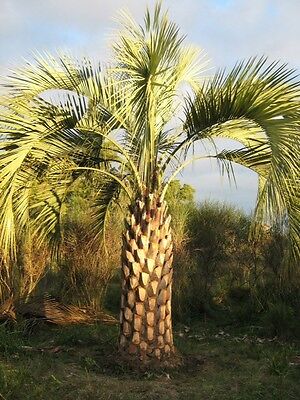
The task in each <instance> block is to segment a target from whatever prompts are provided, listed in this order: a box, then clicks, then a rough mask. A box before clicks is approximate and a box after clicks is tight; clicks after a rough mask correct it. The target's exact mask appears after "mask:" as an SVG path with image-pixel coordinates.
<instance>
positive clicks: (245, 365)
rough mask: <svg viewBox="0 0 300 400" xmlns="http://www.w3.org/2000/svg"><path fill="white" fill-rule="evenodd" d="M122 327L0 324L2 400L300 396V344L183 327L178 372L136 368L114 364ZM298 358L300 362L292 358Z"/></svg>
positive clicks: (251, 332) (251, 333) (250, 332)
mask: <svg viewBox="0 0 300 400" xmlns="http://www.w3.org/2000/svg"><path fill="white" fill-rule="evenodd" d="M117 334H118V332H117V328H116V327H106V326H102V325H94V326H89V327H84V326H74V327H67V328H56V327H51V329H49V328H48V327H47V329H44V328H43V327H39V328H35V331H34V332H31V334H30V335H29V336H28V335H24V333H22V332H19V333H16V332H9V331H6V330H4V328H3V327H0V336H1V347H0V354H1V356H0V399H2V400H3V399H5V400H19V399H20V400H27V399H28V400H29V399H30V400H42V399H49V400H54V399H59V400H63V399H64V400H69V399H70V400H71V399H72V400H93V399H95V400H96V399H97V400H99V399H103V400H104V399H105V400H114V399H116V400H117V399H120V400H121V399H122V400H137V399H140V400H146V399H147V400H151V399H158V398H159V399H160V400H172V399H180V400H185V399H186V400H202V399H203V400H204V399H205V400H206V399H211V400H213V399H216V400H217V399H218V400H225V399H226V400H258V399H264V400H268V399H270V400H277V399H278V400H279V399H285V400H286V399H295V400H296V399H298V398H299V393H300V365H299V363H298V361H297V360H299V359H297V356H299V353H300V346H299V343H293V342H280V341H277V340H270V339H263V338H259V337H257V335H256V328H255V327H248V328H247V329H246V328H243V329H240V330H238V329H237V328H235V329H233V328H230V329H229V328H227V329H226V331H225V330H220V328H219V327H216V326H215V325H214V324H212V323H206V324H201V323H199V322H198V323H194V324H193V325H192V326H191V327H186V326H184V325H179V326H177V327H176V329H175V338H176V345H177V348H178V349H179V350H180V352H182V353H183V354H185V355H186V357H187V364H186V366H185V367H184V368H181V369H178V370H176V371H160V372H155V373H154V372H153V373H151V372H147V373H142V372H141V373H137V372H133V371H130V370H127V369H126V368H124V367H123V368H122V367H121V366H120V365H118V364H116V363H114V358H113V354H114V351H115V342H116V337H117ZM295 360H296V362H294V361H295Z"/></svg>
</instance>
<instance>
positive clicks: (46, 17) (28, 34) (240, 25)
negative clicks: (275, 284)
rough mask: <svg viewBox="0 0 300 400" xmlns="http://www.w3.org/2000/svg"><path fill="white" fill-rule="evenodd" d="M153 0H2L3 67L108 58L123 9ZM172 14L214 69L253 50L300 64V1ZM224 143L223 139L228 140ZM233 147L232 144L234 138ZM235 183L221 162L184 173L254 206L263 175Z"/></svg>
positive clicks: (199, 188) (180, 1)
mask: <svg viewBox="0 0 300 400" xmlns="http://www.w3.org/2000/svg"><path fill="white" fill-rule="evenodd" d="M154 3H155V1H154V0H148V1H146V0H0V73H1V74H2V75H5V74H6V73H7V72H8V70H9V69H11V68H14V67H15V66H18V65H22V62H23V59H24V58H27V59H30V58H31V56H32V52H33V51H39V52H43V51H49V52H51V53H54V52H55V51H57V50H62V51H70V52H71V53H72V54H75V55H76V56H78V57H81V56H83V55H88V56H90V57H92V58H94V59H99V60H105V59H106V58H107V54H108V46H109V43H110V41H111V38H112V34H113V32H114V30H115V29H116V27H117V25H116V17H117V15H118V10H120V9H125V10H128V11H129V12H130V13H131V14H132V15H133V16H134V17H135V18H136V19H138V20H142V17H143V13H144V10H145V7H146V5H149V6H150V7H151V6H153V4H154ZM163 5H164V7H165V8H168V9H169V12H170V16H171V18H172V19H174V20H175V21H176V22H177V23H178V25H179V26H180V27H181V30H182V32H183V33H185V34H186V35H187V39H186V41H187V42H189V43H192V44H193V45H195V46H197V47H199V48H201V49H203V50H204V51H205V53H206V55H207V57H208V58H209V60H210V65H211V66H212V68H213V69H212V70H211V71H212V72H211V73H213V71H214V70H216V69H217V68H220V67H221V68H223V67H229V68H230V67H232V66H233V65H234V64H235V62H236V61H238V60H242V59H245V58H249V57H251V56H254V55H259V56H260V55H267V56H268V57H269V59H270V61H272V60H281V61H282V62H287V63H288V64H289V66H291V67H293V68H295V69H296V70H299V71H300V51H299V50H300V48H299V47H300V44H299V43H300V42H299V37H300V23H299V15H300V0H251V1H250V0H165V1H163ZM225 144H226V143H225V142H221V145H222V146H223V145H225ZM229 145H230V146H232V143H230V144H229ZM235 177H236V186H235V185H230V184H229V182H228V180H227V179H226V177H223V178H220V174H219V169H218V167H217V165H216V164H215V163H214V162H207V161H199V162H198V163H195V164H193V165H192V166H190V167H189V168H188V169H187V170H186V171H185V172H184V173H183V175H182V176H181V177H180V179H181V180H182V181H183V182H185V183H189V184H192V185H193V186H194V187H195V188H196V193H197V194H196V196H197V199H198V200H204V199H210V200H218V201H226V202H229V203H232V204H234V205H236V206H237V207H240V208H243V209H244V210H245V211H246V212H251V210H253V208H254V205H255V199H256V193H257V177H256V174H255V173H253V172H249V171H248V170H247V169H245V168H243V167H237V168H236V172H235Z"/></svg>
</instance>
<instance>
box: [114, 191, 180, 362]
mask: <svg viewBox="0 0 300 400" xmlns="http://www.w3.org/2000/svg"><path fill="white" fill-rule="evenodd" d="M170 221H171V217H170V215H168V213H167V205H166V202H165V201H163V202H160V199H159V198H157V197H156V196H155V195H153V194H150V195H149V196H146V197H144V198H143V199H141V200H137V201H136V203H135V204H134V205H133V207H132V208H131V220H130V222H129V223H128V225H127V228H126V232H125V234H124V244H123V252H122V272H123V273H122V275H123V278H122V297H121V313H120V328H121V329H120V338H119V346H120V350H121V351H122V352H124V353H125V354H126V355H128V356H130V357H132V358H135V357H136V358H138V359H140V360H141V361H142V362H145V363H147V362H151V360H165V359H168V358H170V356H171V355H172V354H173V353H174V345H173V334H172V318H171V288H172V276H173V269H172V261H173V244H172V235H171V228H170Z"/></svg>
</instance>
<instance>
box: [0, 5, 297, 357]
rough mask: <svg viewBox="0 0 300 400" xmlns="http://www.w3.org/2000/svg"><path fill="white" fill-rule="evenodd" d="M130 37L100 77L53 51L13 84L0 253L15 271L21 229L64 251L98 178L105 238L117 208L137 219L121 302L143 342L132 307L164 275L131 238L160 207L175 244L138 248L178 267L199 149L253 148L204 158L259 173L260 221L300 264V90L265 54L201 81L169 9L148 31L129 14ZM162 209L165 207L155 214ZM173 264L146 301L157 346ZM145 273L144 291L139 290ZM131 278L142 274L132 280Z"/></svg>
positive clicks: (97, 225) (6, 123) (195, 57)
mask: <svg viewBox="0 0 300 400" xmlns="http://www.w3.org/2000/svg"><path fill="white" fill-rule="evenodd" d="M122 26H123V29H122V30H121V31H120V32H119V33H118V37H117V38H116V40H115V42H114V44H113V55H114V58H113V60H112V62H111V63H110V64H109V65H106V66H105V67H103V68H102V67H100V66H95V65H93V63H92V62H91V61H89V60H88V59H86V58H84V59H83V60H82V61H81V62H78V61H76V60H74V59H72V58H71V57H69V56H67V55H62V56H59V57H56V58H55V57H52V56H50V55H47V54H46V55H43V56H38V57H36V59H35V62H34V63H29V62H28V63H27V65H26V66H25V67H24V68H21V69H18V70H17V71H15V72H14V73H13V74H12V75H11V76H10V77H9V78H8V80H7V81H6V84H5V87H6V94H5V95H4V96H2V98H1V103H0V107H1V108H0V111H1V114H0V135H1V152H0V248H1V249H2V252H3V255H4V256H5V257H6V258H7V259H8V260H9V259H10V260H14V257H15V255H16V253H17V247H18V243H19V242H20V240H21V238H22V236H23V235H24V232H30V235H32V237H34V238H35V240H36V243H37V245H38V244H39V243H41V242H45V241H47V242H51V243H53V244H55V243H56V244H57V243H59V241H60V240H61V238H62V234H63V232H62V230H61V226H62V223H61V222H62V219H63V217H64V214H65V213H66V212H67V210H66V205H65V204H66V200H67V196H68V193H69V192H70V191H72V189H73V187H74V184H75V183H76V181H77V180H78V179H80V177H84V178H85V179H93V184H94V185H95V188H96V192H97V196H96V197H95V199H94V200H95V201H94V202H95V204H94V207H93V216H94V217H93V220H92V222H93V229H94V232H95V235H97V234H100V233H103V232H104V231H105V224H106V223H107V215H108V212H109V209H110V207H111V206H112V205H113V204H115V203H118V201H120V198H122V199H123V201H124V198H126V201H127V202H128V205H131V207H130V208H129V210H130V211H129V213H131V220H130V221H129V228H127V229H128V230H127V233H126V235H127V236H126V235H125V237H126V240H127V242H128V243H127V245H126V246H127V247H125V250H124V257H125V258H126V257H127V260H126V263H127V264H128V263H129V264H128V265H129V267H128V265H127V264H126V263H125V264H126V265H125V266H124V275H125V278H126V279H127V278H128V282H129V279H130V283H128V287H127V286H126V284H125V285H124V288H125V287H127V289H126V290H127V291H128V290H129V294H126V298H125V297H124V299H125V300H124V301H125V305H123V310H124V315H125V316H124V321H125V322H123V328H124V329H123V333H124V335H125V336H126V335H127V336H128V337H130V338H131V339H130V340H132V343H135V344H136V343H140V342H139V340H140V339H139V336H138V335H139V332H140V328H139V329H137V328H136V325H135V328H134V329H135V331H134V333H132V332H131V331H130V329H131V328H130V326H129V325H128V324H129V322H130V321H131V320H132V318H133V317H132V311H131V310H133V309H134V310H136V311H135V313H136V314H134V315H136V316H137V317H139V316H140V314H139V310H140V307H141V303H139V305H135V306H133V305H131V300H130V296H131V294H130V291H131V289H132V288H133V289H134V290H136V293H139V296H140V300H141V299H142V297H143V298H144V297H145V296H144V290H145V289H144V287H147V288H148V286H147V285H148V283H147V282H148V280H147V279H148V278H147V276H148V275H149V274H151V273H152V269H153V268H154V267H153V266H152V264H151V263H150V261H149V260H151V254H150V253H149V254H150V255H148V256H147V257H148V258H147V260H148V264H149V265H148V264H147V262H146V264H147V265H146V267H147V268H146V267H144V264H143V263H144V261H143V257H142V256H141V255H140V254H139V255H138V256H136V257H138V262H137V259H136V258H135V256H134V254H135V253H134V252H135V251H136V250H139V249H138V246H137V245H136V243H135V242H134V243H135V244H134V246H136V247H132V248H131V247H130V246H133V245H132V241H134V237H135V240H136V241H137V240H138V239H137V236H134V235H137V233H136V232H137V230H136V224H137V219H139V221H140V222H139V223H140V224H146V225H147V223H148V222H147V221H150V219H151V218H153V220H154V219H155V218H156V208H158V209H162V210H164V211H162V213H164V218H165V221H166V225H163V224H164V223H165V222H164V221H162V220H160V223H158V225H157V224H156V225H155V227H154V228H153V232H154V231H155V229H156V230H157V229H159V230H160V232H162V231H164V235H165V236H164V237H160V239H159V238H158V236H157V235H156V236H157V238H156V236H155V235H154V234H152V233H151V232H150V231H149V232H148V233H147V234H146V228H145V229H144V228H143V227H142V228H141V229H142V231H141V232H142V234H141V236H140V237H139V240H141V243H142V244H141V246H144V245H145V243H146V242H147V246H148V241H149V240H150V239H151V240H152V239H153V241H154V242H153V243H154V244H155V240H157V241H158V240H160V242H159V246H160V247H159V249H162V248H163V251H165V254H163V258H164V259H165V260H171V253H172V248H171V247H170V246H171V245H170V244H168V245H167V244H166V245H165V243H167V242H166V241H167V240H169V239H170V238H171V236H170V231H169V222H170V221H169V219H168V218H167V214H166V209H165V203H164V196H165V193H166V191H167V188H168V185H169V183H170V182H171V180H172V179H174V178H175V176H176V175H177V173H178V172H179V171H181V170H182V169H183V168H184V167H185V166H186V165H188V164H189V163H190V162H192V161H193V160H195V159H197V157H193V158H190V159H189V158H187V156H188V154H189V153H188V150H189V149H190V148H191V146H193V145H194V144H195V143H196V142H197V141H201V140H203V139H205V140H210V141H212V142H213V141H214V140H215V139H216V138H219V137H225V138H229V139H234V140H236V141H238V142H240V143H241V144H242V146H243V147H242V148H240V149H238V150H230V151H226V150H223V151H221V152H217V153H215V154H212V155H209V154H208V155H207V156H208V157H214V158H216V159H218V160H219V161H220V163H221V165H223V166H224V167H225V168H226V169H227V171H228V172H229V173H230V171H231V170H232V167H233V166H234V164H235V163H238V164H241V165H243V166H245V167H248V168H250V169H252V170H253V171H255V172H256V173H257V174H258V176H259V190H258V197H257V206H256V214H255V216H256V218H255V220H257V221H263V220H265V221H268V222H269V223H271V222H272V221H273V220H278V219H280V220H281V221H282V222H283V224H284V226H285V227H287V226H288V234H289V237H290V242H291V249H292V254H293V256H294V258H297V259H299V256H300V243H299V233H298V227H299V222H300V221H299V219H300V217H299V215H300V203H299V195H298V193H299V169H300V168H299V167H300V165H299V157H298V151H299V149H300V146H299V82H298V81H297V79H296V74H295V71H293V70H291V69H289V68H288V67H287V66H286V64H281V63H279V62H273V63H268V61H267V59H266V58H265V57H263V58H252V59H250V60H249V61H246V62H241V63H238V64H236V66H235V67H234V68H233V69H232V70H231V71H230V72H226V71H220V72H217V73H216V74H215V76H213V77H210V78H206V79H204V78H203V77H202V72H203V70H204V69H205V66H206V63H205V60H204V57H202V55H201V52H199V51H198V50H197V49H195V48H193V47H191V46H187V45H185V44H184V39H185V38H184V36H182V35H181V34H180V32H179V29H178V27H177V25H176V24H175V23H173V22H171V21H170V20H169V18H168V14H167V13H164V12H163V11H162V10H161V6H160V4H158V5H156V7H155V9H154V12H153V14H151V13H150V11H149V10H147V11H146V14H145V18H144V23H143V25H138V24H137V23H136V22H134V21H133V20H132V19H131V18H130V17H129V16H128V15H123V17H122ZM51 95H52V100H51ZM153 199H154V200H155V201H154V203H155V204H154V203H153V204H154V205H153V204H152V203H151V204H152V205H151V204H150V205H149V204H148V205H147V202H149V201H150V202H152V200H153ZM145 204H146V205H145ZM141 213H145V215H146V216H145V217H142V216H141V215H142V214H141ZM147 213H148V214H149V215H148V214H147ZM137 216H138V217H137ZM143 218H144V219H143ZM145 221H146V222H145ZM146 225H145V226H146ZM153 226H154V225H153ZM150 230H151V229H150ZM155 232H156V233H157V231H155ZM161 234H162V233H161ZM147 235H148V236H147ZM167 238H168V239H167ZM170 240H171V239H170ZM130 243H131V244H130ZM155 245H156V248H157V243H156V244H155ZM149 246H150V245H149ZM149 246H148V247H147V249H148V248H149V249H152V250H153V248H155V246H154V245H153V246H152V247H151V246H150V247H149ZM129 248H131V251H132V253H130V252H129V250H128V249H129ZM152 250H151V251H152ZM157 251H158V250H157ZM160 251H162V250H160ZM149 252H150V250H149ZM155 254H157V253H155ZM160 254H162V253H160ZM165 255H166V256H165ZM155 257H156V256H155ZM166 257H168V258H166ZM153 262H154V261H153ZM168 263H169V264H167V261H165V264H163V262H162V265H160V264H159V262H158V264H157V265H158V267H157V268H156V269H160V270H159V274H160V275H159V277H158V273H157V274H156V275H157V276H156V278H155V279H158V281H159V282H160V283H159V288H161V289H160V292H159V296H160V297H159V296H158V300H155V297H153V296H154V295H155V293H154V290H152V289H151V290H152V292H151V293H152V294H151V295H149V296H150V297H149V298H150V300H151V299H152V300H153V299H154V300H153V301H154V303H153V302H152V303H151V302H150V303H149V304H150V305H149V307H150V311H147V323H148V325H147V326H148V327H147V332H148V333H147V334H148V339H149V337H152V336H153V332H152V331H151V329H152V327H153V321H152V317H151V315H152V314H151V313H152V304H156V303H155V301H157V302H158V303H157V304H158V305H159V306H158V308H157V310H156V309H155V310H156V311H155V312H159V313H160V314H159V315H162V314H163V315H164V316H165V315H167V314H166V313H168V312H170V311H168V307H169V306H168V304H169V303H168V297H166V298H165V299H164V297H165V296H167V294H166V289H165V288H166V287H168V285H170V280H171V277H169V275H170V272H168V273H166V275H165V276H168V279H169V283H168V282H166V279H165V281H163V278H161V273H162V272H161V271H162V268H166V267H168V271H170V268H171V261H168ZM138 265H139V266H138ZM150 265H151V267H150ZM155 265H156V264H155ZM152 267H153V268H152ZM130 268H133V272H132V271H131V270H130ZM135 268H136V269H138V268H140V270H139V271H138V272H136V270H135ZM145 268H146V269H145ZM129 270H130V271H131V272H129ZM141 271H143V272H141ZM145 271H146V272H145ZM149 271H150V272H149ZM140 272H141V277H142V280H143V284H144V287H142V288H140V287H139V286H138V285H139V284H138V283H137V280H138V278H137V277H139V276H140ZM130 273H135V275H133V276H130V278H129V277H128V276H129V274H130ZM147 274H148V275H147ZM146 275H147V276H146ZM133 278H134V279H133ZM160 279H162V280H160ZM145 282H146V283H145ZM152 282H153V281H151V284H152ZM163 285H165V286H163ZM154 286H155V285H154ZM124 288H123V289H124ZM124 290H125V289H124ZM147 290H148V289H147ZM149 290H150V289H149ZM145 293H146V292H145ZM149 293H150V292H149ZM124 296H125V295H124ZM151 296H152V297H151ZM150 300H149V301H150ZM152 300H151V301H152ZM126 302H127V303H126ZM161 302H164V303H161ZM153 307H154V306H153ZM162 307H167V308H166V309H167V311H165V310H166V309H165V308H162ZM153 309H154V308H153ZM128 310H129V311H128ZM162 310H164V311H162ZM150 314H151V315H150ZM134 321H135V322H134V323H135V324H137V323H136V320H134ZM149 321H150V322H149ZM160 322H161V321H160ZM168 324H169V323H168ZM168 324H166V327H167V328H166V329H167V330H166V332H169V334H168V335H169V336H170V335H171V333H170V332H171V331H170V330H169V328H168ZM153 329H154V328H153ZM164 329H165V328H164ZM164 329H163V331H164ZM159 331H160V325H159ZM151 335H152V336H151ZM165 335H167V333H165ZM121 336H122V335H121ZM125 336H122V337H121V340H125V339H124V337H125ZM161 338H162V335H160V336H158V339H157V341H158V345H159V346H160V343H161V342H162V340H165V342H164V343H167V344H166V346H167V347H168V348H169V344H170V345H171V346H172V344H171V342H172V341H171V339H170V337H169V338H168V339H166V338H165V339H161ZM149 340H150V339H149ZM151 340H152V339H151ZM151 340H150V341H151ZM143 343H145V342H144V341H142V342H141V349H142V351H146V350H143V349H146V347H147V346H146V345H144V344H143ZM135 344H134V345H135ZM129 348H130V349H132V347H130V346H129ZM159 348H160V347H159ZM158 350H159V349H155V352H156V353H155V354H157V355H159V354H160V350H159V351H158ZM133 351H135V348H133Z"/></svg>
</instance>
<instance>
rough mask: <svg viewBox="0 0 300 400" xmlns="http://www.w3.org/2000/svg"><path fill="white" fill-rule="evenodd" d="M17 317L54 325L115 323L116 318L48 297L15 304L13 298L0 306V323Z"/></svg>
mask: <svg viewBox="0 0 300 400" xmlns="http://www.w3.org/2000/svg"><path fill="white" fill-rule="evenodd" d="M18 317H22V318H25V319H31V320H34V319H37V320H43V321H45V322H48V323H52V324H55V325H74V324H93V323H96V322H102V323H104V324H108V325H113V324H116V323H117V320H116V318H114V317H113V316H111V315H109V314H106V313H105V312H103V311H94V310H92V309H89V308H80V307H77V306H73V305H65V304H62V303H60V302H59V301H57V300H55V299H54V298H52V297H50V296H44V297H35V298H32V299H31V300H30V301H28V302H27V303H16V304H14V301H13V298H9V299H8V300H6V301H5V302H4V303H3V304H2V305H1V306H0V321H16V320H17V318H18Z"/></svg>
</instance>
